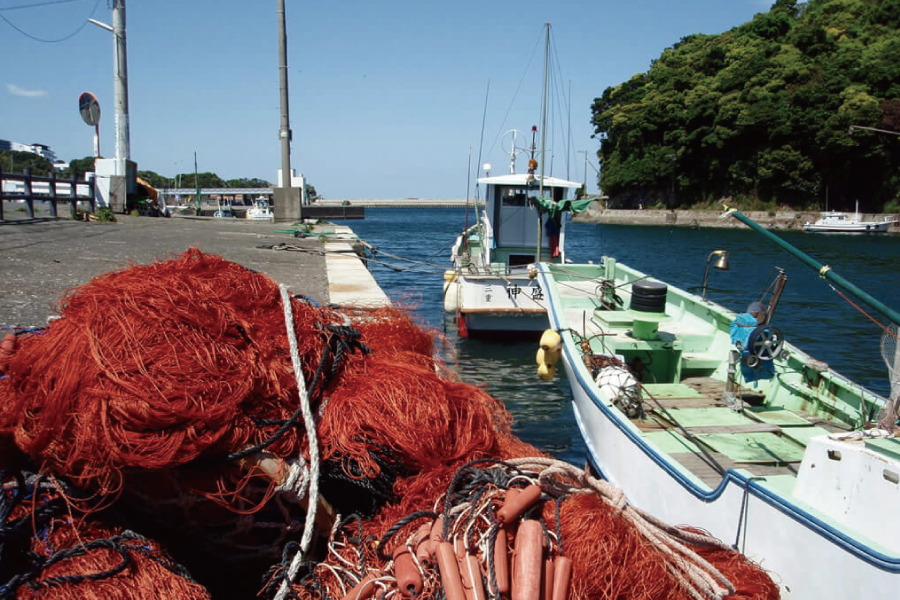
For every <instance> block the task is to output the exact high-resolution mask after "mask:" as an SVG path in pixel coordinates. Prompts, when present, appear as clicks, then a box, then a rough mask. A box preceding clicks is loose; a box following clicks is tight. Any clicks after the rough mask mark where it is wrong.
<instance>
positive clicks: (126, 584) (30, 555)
mask: <svg viewBox="0 0 900 600" xmlns="http://www.w3.org/2000/svg"><path fill="white" fill-rule="evenodd" d="M6 456H9V455H6ZM72 494H73V490H71V489H69V488H68V486H67V485H66V484H65V483H64V482H62V481H60V480H58V479H56V478H54V477H41V476H40V475H39V474H36V473H34V472H33V471H30V470H27V469H23V468H21V467H18V468H16V467H12V466H6V467H5V468H3V469H2V470H0V598H7V597H16V598H19V599H26V598H48V597H52V598H57V599H65V600H80V599H84V600H88V599H95V598H105V599H109V600H117V599H122V600H124V599H127V598H134V597H138V596H143V597H146V598H183V599H185V600H204V599H207V598H209V594H208V593H207V591H206V589H205V588H204V587H203V586H201V585H199V584H198V583H196V582H195V581H193V580H192V579H191V576H190V574H189V573H188V572H187V570H186V569H185V568H184V567H182V566H181V565H179V564H177V563H176V562H174V561H173V560H172V559H171V558H170V557H169V556H168V555H167V554H166V552H165V551H163V550H162V548H161V547H160V545H159V544H158V543H157V542H155V541H153V540H150V539H147V538H145V537H142V536H140V535H138V534H136V533H135V532H133V531H130V530H128V529H124V528H123V527H121V526H118V525H113V524H111V523H109V522H105V521H104V520H102V519H99V518H97V517H96V516H94V515H85V514H84V513H82V512H80V511H79V510H78V509H77V508H76V507H74V506H73V504H72V502H71V500H72V499H74V496H73V495H72Z"/></svg>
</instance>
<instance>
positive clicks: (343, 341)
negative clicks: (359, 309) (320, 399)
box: [226, 323, 372, 461]
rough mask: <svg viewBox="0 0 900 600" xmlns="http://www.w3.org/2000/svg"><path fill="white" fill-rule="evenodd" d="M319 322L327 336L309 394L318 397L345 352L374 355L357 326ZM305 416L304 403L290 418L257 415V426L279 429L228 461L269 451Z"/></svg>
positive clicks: (338, 365)
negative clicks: (326, 370) (267, 449)
mask: <svg viewBox="0 0 900 600" xmlns="http://www.w3.org/2000/svg"><path fill="white" fill-rule="evenodd" d="M316 325H317V327H319V329H320V330H321V332H322V335H323V337H324V338H325V346H324V347H323V348H322V356H321V357H320V358H319V364H318V366H317V367H316V371H315V374H314V375H313V378H312V381H311V382H309V383H308V384H307V390H308V396H309V398H310V399H312V398H314V397H315V395H316V390H317V389H319V390H321V389H325V388H326V387H327V386H328V383H329V382H330V381H331V379H333V378H334V376H335V375H336V374H337V372H338V370H339V369H340V366H341V364H342V363H343V358H344V355H345V354H353V353H354V352H355V351H356V350H359V351H360V352H361V353H362V354H370V353H371V352H372V350H371V349H370V348H369V347H368V346H366V345H365V344H364V343H363V342H362V341H360V338H361V337H362V334H361V333H360V332H359V331H358V330H357V329H354V328H353V327H350V326H348V325H322V324H321V323H316ZM329 357H333V359H332V364H331V369H330V370H329V372H328V376H327V377H323V376H322V373H323V372H325V365H326V364H327V362H328V359H329ZM320 384H321V385H320ZM317 386H318V388H317ZM302 416H303V409H302V407H301V406H298V407H297V410H295V411H294V414H292V415H291V416H290V418H289V419H288V420H287V421H281V420H275V419H259V418H253V419H252V421H253V422H254V424H256V425H259V426H267V425H272V426H274V425H278V426H279V428H278V430H277V431H276V432H275V433H274V434H272V436H270V437H269V438H268V439H266V440H265V441H263V442H261V443H259V444H257V445H255V446H252V447H250V448H245V449H243V450H239V451H237V452H233V453H231V454H229V455H228V456H227V457H226V460H227V461H234V460H240V459H242V458H246V457H247V456H250V455H251V454H254V453H256V452H259V451H261V450H265V449H266V448H268V447H269V446H271V445H272V444H274V443H275V442H276V441H278V440H279V439H280V438H281V437H282V436H283V435H284V434H285V433H287V431H288V430H290V429H292V428H293V427H295V426H296V425H297V423H298V422H299V421H300V419H301V418H302Z"/></svg>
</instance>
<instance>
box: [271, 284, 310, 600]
mask: <svg viewBox="0 0 900 600" xmlns="http://www.w3.org/2000/svg"><path fill="white" fill-rule="evenodd" d="M278 287H279V289H280V290H281V303H282V305H283V306H284V324H285V328H286V329H287V336H288V343H289V344H290V348H291V363H292V364H293V366H294V376H295V378H296V380H297V391H298V392H299V393H300V410H301V412H302V413H303V424H304V426H305V427H306V437H307V439H308V440H309V463H310V469H309V477H299V476H294V473H293V472H292V473H291V477H289V478H290V479H293V480H294V483H295V484H296V483H297V480H300V481H301V484H300V485H301V488H302V487H305V485H304V483H303V482H305V481H307V480H308V481H309V502H308V503H307V508H306V522H305V523H304V526H303V537H302V538H301V539H300V550H299V551H298V552H297V553H296V554H295V555H294V559H293V560H292V561H291V564H290V567H288V576H287V579H286V580H282V582H281V587H280V588H278V594H276V596H275V600H284V597H285V596H286V595H287V593H288V591H289V590H290V583H291V582H293V581H294V577H296V576H297V571H299V570H300V564H301V563H302V562H303V557H304V555H305V554H306V551H307V550H309V544H310V542H311V541H312V536H313V528H314V527H315V523H316V509H317V508H318V505H319V440H318V438H317V437H316V424H315V422H314V421H313V416H312V411H311V410H310V407H309V393H308V392H307V390H306V381H305V380H304V378H303V363H302V362H301V361H300V351H299V350H298V349H297V334H296V332H295V331H294V314H293V311H292V310H291V296H290V294H288V291H287V286H285V285H284V284H282V285H279V286H278ZM300 463H301V464H303V469H304V470H305V468H306V464H305V463H304V461H303V456H302V454H301V456H300Z"/></svg>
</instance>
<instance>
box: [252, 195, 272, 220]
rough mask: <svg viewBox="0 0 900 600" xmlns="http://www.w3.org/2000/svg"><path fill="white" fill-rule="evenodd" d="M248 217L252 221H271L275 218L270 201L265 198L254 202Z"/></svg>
mask: <svg viewBox="0 0 900 600" xmlns="http://www.w3.org/2000/svg"><path fill="white" fill-rule="evenodd" d="M246 216H247V218H248V219H250V220H251V221H271V220H272V219H273V218H274V215H273V214H272V207H271V206H269V201H268V200H266V199H265V198H263V197H259V198H257V199H256V200H254V201H253V206H251V207H250V208H248V209H247V215H246Z"/></svg>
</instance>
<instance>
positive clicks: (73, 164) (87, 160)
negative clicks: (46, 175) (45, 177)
mask: <svg viewBox="0 0 900 600" xmlns="http://www.w3.org/2000/svg"><path fill="white" fill-rule="evenodd" d="M93 171H94V157H93V156H85V157H84V158H73V159H72V160H70V161H69V166H68V167H67V168H66V170H65V171H64V174H65V176H66V177H72V176H73V175H74V176H75V179H79V180H83V179H84V174H85V173H92V172H93Z"/></svg>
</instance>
